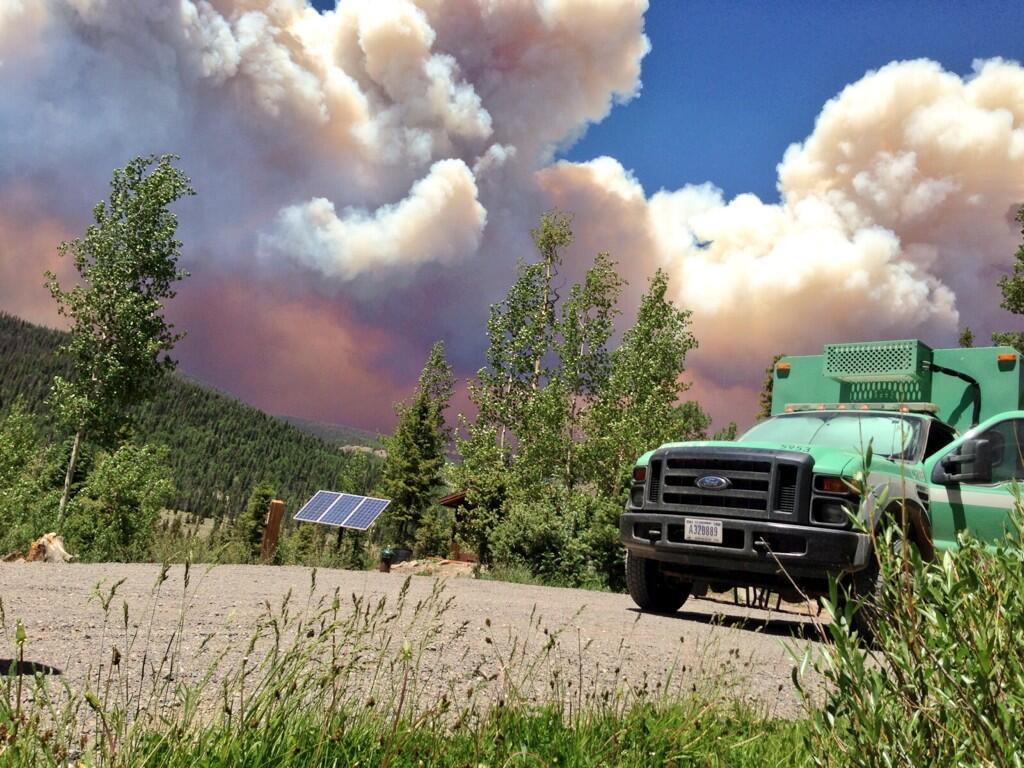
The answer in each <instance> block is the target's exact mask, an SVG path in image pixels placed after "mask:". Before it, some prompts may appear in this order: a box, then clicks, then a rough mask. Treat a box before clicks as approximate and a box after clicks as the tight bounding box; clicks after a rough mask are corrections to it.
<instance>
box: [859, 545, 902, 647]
mask: <svg viewBox="0 0 1024 768" xmlns="http://www.w3.org/2000/svg"><path fill="white" fill-rule="evenodd" d="M905 546H910V547H913V546H914V544H913V542H906V541H904V540H903V538H902V536H900V535H899V534H898V533H897V534H896V535H894V536H893V539H892V542H891V547H892V554H893V556H894V557H896V558H899V557H901V555H902V553H903V548H904V547H905ZM900 579H901V582H902V583H901V584H900V589H902V590H909V589H911V588H912V587H913V584H912V583H911V582H910V580H909V579H907V580H904V577H903V575H902V574H901V575H900ZM849 589H850V594H849V596H848V597H849V599H850V600H855V601H856V602H857V603H858V605H857V610H856V611H855V612H854V614H853V617H852V619H851V621H850V624H851V626H852V627H853V628H854V629H855V630H857V632H858V634H859V635H860V636H861V637H862V638H864V641H865V642H866V643H868V644H873V643H874V641H875V626H876V624H877V623H878V622H879V621H883V620H884V616H883V613H882V608H881V606H882V603H883V600H884V595H885V578H884V577H883V575H882V573H881V569H880V568H879V566H878V559H877V558H875V557H874V556H872V558H871V564H870V565H869V566H868V567H867V568H866V569H864V571H862V572H861V573H858V574H857V575H856V576H855V577H854V579H853V581H852V583H851V584H850V587H849Z"/></svg>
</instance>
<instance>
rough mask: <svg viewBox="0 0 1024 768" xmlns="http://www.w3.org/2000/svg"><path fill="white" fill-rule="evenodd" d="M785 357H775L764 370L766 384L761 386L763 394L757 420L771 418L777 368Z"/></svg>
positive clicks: (759, 398)
mask: <svg viewBox="0 0 1024 768" xmlns="http://www.w3.org/2000/svg"><path fill="white" fill-rule="evenodd" d="M783 357H784V355H775V356H774V357H773V358H772V362H771V365H769V366H768V367H767V368H765V369H764V383H762V384H761V394H760V395H759V396H758V400H757V403H758V410H757V420H758V421H763V420H764V419H768V418H771V415H772V394H773V393H774V391H775V366H776V365H778V363H779V360H781V359H782V358H783Z"/></svg>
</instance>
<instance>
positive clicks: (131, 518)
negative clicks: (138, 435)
mask: <svg viewBox="0 0 1024 768" xmlns="http://www.w3.org/2000/svg"><path fill="white" fill-rule="evenodd" d="M166 458H167V451H166V449H164V448H155V447H152V446H137V445H134V444H132V443H125V444H123V445H122V446H121V447H120V448H118V449H117V450H116V451H114V452H113V453H109V454H105V455H103V456H102V457H101V458H100V460H99V461H98V462H97V464H96V468H95V469H94V470H93V471H92V472H91V473H89V476H88V478H87V480H86V481H85V484H84V485H83V486H82V489H81V491H79V492H78V494H77V495H76V496H75V498H74V499H73V500H72V502H71V505H70V507H69V509H68V515H67V520H66V524H65V529H64V532H63V533H64V538H65V541H66V542H67V545H68V551H70V552H71V553H72V554H74V555H76V556H77V557H79V558H80V559H82V560H95V561H109V560H114V561H130V560H140V559H145V557H146V556H147V555H148V554H149V545H150V540H151V536H152V534H153V527H154V523H155V522H156V520H157V518H158V516H159V514H160V510H161V509H162V508H163V507H164V506H165V505H166V504H167V502H168V501H169V500H170V499H171V497H172V496H173V494H174V486H173V485H172V483H171V479H170V471H169V470H168V468H167V466H166Z"/></svg>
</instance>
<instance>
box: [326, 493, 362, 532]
mask: <svg viewBox="0 0 1024 768" xmlns="http://www.w3.org/2000/svg"><path fill="white" fill-rule="evenodd" d="M363 498H364V497H363V496H350V495H349V494H347V493H345V494H342V496H341V498H339V499H338V500H337V501H336V502H334V504H332V505H331V507H330V509H328V510H327V511H326V512H325V513H324V516H323V517H321V518H320V519H319V520H317V522H318V523H322V524H323V525H342V524H343V523H344V522H345V520H346V519H347V518H348V516H349V515H351V514H352V511H353V510H354V509H355V508H356V507H358V506H359V505H360V503H362V501H363Z"/></svg>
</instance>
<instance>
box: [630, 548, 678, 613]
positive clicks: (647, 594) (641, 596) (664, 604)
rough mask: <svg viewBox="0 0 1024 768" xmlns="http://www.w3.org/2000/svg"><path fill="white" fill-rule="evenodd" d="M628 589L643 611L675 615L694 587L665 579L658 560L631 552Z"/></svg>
mask: <svg viewBox="0 0 1024 768" xmlns="http://www.w3.org/2000/svg"><path fill="white" fill-rule="evenodd" d="M626 586H627V587H628V588H629V596H630V597H632V598H633V602H634V603H636V604H637V605H638V606H639V607H640V610H642V611H650V612H652V613H675V612H676V611H678V610H679V608H680V606H682V604H683V603H685V602H686V598H688V597H689V596H690V589H691V586H692V585H691V584H689V583H688V582H683V581H676V580H673V579H667V578H665V574H664V573H662V571H661V566H660V565H659V563H658V561H657V560H651V559H650V558H648V557H639V556H638V555H634V554H633V553H632V552H627V553H626Z"/></svg>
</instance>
